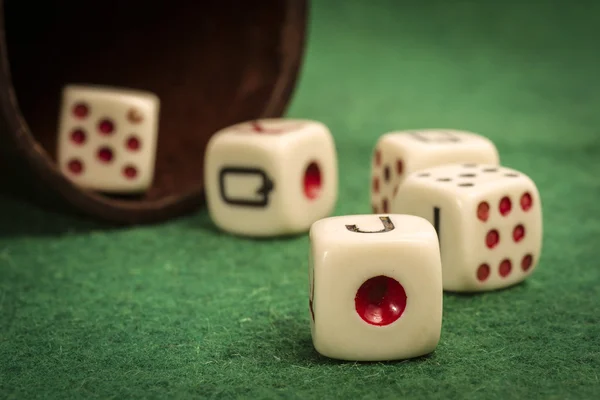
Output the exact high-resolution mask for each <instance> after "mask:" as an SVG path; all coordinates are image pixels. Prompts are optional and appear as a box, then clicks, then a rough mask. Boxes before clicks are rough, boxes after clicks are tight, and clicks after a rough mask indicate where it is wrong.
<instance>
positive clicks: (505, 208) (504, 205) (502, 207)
mask: <svg viewBox="0 0 600 400" xmlns="http://www.w3.org/2000/svg"><path fill="white" fill-rule="evenodd" d="M511 208H512V203H511V201H510V199H509V198H508V196H504V197H503V198H502V199H501V200H500V204H499V205H498V210H499V211H500V214H501V215H508V213H509V212H510V210H511Z"/></svg>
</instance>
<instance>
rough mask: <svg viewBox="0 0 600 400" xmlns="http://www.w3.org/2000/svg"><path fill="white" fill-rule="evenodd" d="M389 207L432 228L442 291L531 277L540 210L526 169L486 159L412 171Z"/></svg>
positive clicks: (535, 261) (491, 287)
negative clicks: (522, 169) (434, 230)
mask: <svg viewBox="0 0 600 400" xmlns="http://www.w3.org/2000/svg"><path fill="white" fill-rule="evenodd" d="M392 211H393V212H395V213H406V214H413V215H418V216H420V217H423V218H425V219H427V220H428V221H430V222H431V223H432V224H433V225H434V227H435V228H436V230H437V232H438V237H439V240H440V251H441V257H442V271H443V282H444V289H445V290H448V291H456V292H476V291H487V290H494V289H499V288H505V287H508V286H511V285H514V284H516V283H518V282H521V281H523V280H524V279H526V278H527V277H528V276H530V275H531V274H532V272H533V271H534V269H535V268H536V265H537V264H538V260H539V258H540V253H541V246H542V207H541V202H540V196H539V193H538V190H537V188H536V186H535V184H534V182H533V181H532V180H531V179H530V178H529V177H527V176H526V175H525V174H523V173H521V172H518V171H515V170H513V169H510V168H506V167H502V166H497V165H490V164H449V165H445V166H439V167H433V168H428V169H424V170H421V171H418V172H414V173H413V174H411V175H410V176H409V177H408V178H407V179H406V180H405V181H404V183H403V184H402V186H401V187H400V189H399V190H398V195H397V196H396V198H395V200H394V202H393V204H392Z"/></svg>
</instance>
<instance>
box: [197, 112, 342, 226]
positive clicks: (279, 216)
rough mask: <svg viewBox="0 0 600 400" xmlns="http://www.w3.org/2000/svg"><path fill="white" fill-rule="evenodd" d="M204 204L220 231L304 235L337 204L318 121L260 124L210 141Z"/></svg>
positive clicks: (332, 157) (333, 168) (329, 150)
mask: <svg viewBox="0 0 600 400" xmlns="http://www.w3.org/2000/svg"><path fill="white" fill-rule="evenodd" d="M205 182H206V187H207V190H206V192H207V203H208V206H209V211H210V213H211V217H212V219H213V221H214V222H215V223H216V224H217V225H218V226H219V227H220V228H222V229H224V230H226V231H230V232H233V233H237V234H241V235H247V236H276V235H288V234H295V233H300V232H303V231H304V232H305V231H307V230H308V229H309V228H310V225H311V224H312V223H313V222H314V221H316V220H318V219H320V218H322V217H325V216H327V214H329V213H330V212H331V210H332V209H333V206H334V205H335V201H336V199H337V160H336V154H335V147H334V144H333V139H332V137H331V135H330V133H329V131H328V130H327V128H326V127H325V126H324V125H323V124H320V123H318V122H315V121H307V120H293V119H287V120H286V119H264V120H258V121H250V122H244V123H240V124H237V125H234V126H231V127H228V128H225V129H223V130H221V131H220V132H218V133H216V134H215V135H213V137H212V138H211V140H210V142H209V144H208V146H207V150H206V157H205Z"/></svg>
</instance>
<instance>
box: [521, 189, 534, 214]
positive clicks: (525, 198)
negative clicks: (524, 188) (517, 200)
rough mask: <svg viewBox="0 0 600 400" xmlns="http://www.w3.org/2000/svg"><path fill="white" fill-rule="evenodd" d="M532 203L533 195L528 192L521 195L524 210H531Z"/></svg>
mask: <svg viewBox="0 0 600 400" xmlns="http://www.w3.org/2000/svg"><path fill="white" fill-rule="evenodd" d="M532 204H533V199H532V198H531V195H530V194H529V193H528V192H525V193H523V195H522V196H521V208H522V209H523V211H527V210H529V209H530V208H531V206H532Z"/></svg>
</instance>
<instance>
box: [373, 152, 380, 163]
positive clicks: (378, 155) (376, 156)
mask: <svg viewBox="0 0 600 400" xmlns="http://www.w3.org/2000/svg"><path fill="white" fill-rule="evenodd" d="M374 158H375V165H376V166H378V167H379V166H380V165H381V151H380V150H375V157H374Z"/></svg>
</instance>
